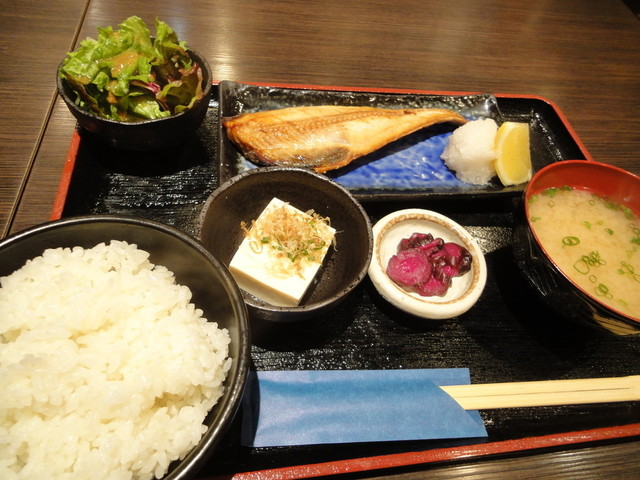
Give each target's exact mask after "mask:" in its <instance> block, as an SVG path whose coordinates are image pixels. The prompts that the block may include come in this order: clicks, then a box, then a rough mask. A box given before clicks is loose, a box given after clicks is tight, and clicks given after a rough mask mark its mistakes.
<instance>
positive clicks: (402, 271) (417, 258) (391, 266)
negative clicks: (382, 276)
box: [387, 248, 433, 287]
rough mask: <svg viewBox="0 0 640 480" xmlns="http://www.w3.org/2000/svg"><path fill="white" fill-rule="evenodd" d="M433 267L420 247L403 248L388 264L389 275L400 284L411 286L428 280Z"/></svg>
mask: <svg viewBox="0 0 640 480" xmlns="http://www.w3.org/2000/svg"><path fill="white" fill-rule="evenodd" d="M432 269H433V267H432V265H431V263H430V262H429V261H428V259H427V258H426V257H425V255H424V254H423V253H422V252H421V251H420V250H418V249H415V248H412V249H409V250H401V251H400V252H398V253H397V254H396V255H394V256H393V257H391V259H390V260H389V263H388V264H387V275H389V276H390V277H391V279H392V280H393V281H394V282H396V283H397V284H399V285H402V286H405V287H410V286H411V285H416V284H417V283H422V282H426V281H427V280H428V279H429V277H430V276H431V270H432Z"/></svg>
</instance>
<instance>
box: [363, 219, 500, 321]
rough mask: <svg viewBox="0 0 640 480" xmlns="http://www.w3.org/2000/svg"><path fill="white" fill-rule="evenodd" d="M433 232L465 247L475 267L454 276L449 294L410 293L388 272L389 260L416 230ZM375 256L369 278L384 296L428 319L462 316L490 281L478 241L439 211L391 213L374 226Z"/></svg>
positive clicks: (406, 310)
mask: <svg viewBox="0 0 640 480" xmlns="http://www.w3.org/2000/svg"><path fill="white" fill-rule="evenodd" d="M416 232H419V233H431V234H432V235H433V236H434V238H435V237H440V238H442V239H443V240H444V241H445V242H455V243H457V244H459V245H462V246H464V247H465V248H466V249H467V250H468V251H469V253H470V254H471V256H472V259H473V260H472V262H471V270H470V271H469V272H467V273H465V274H464V275H462V276H459V277H454V278H453V280H452V284H451V287H450V288H449V290H448V291H447V293H446V294H445V295H444V296H442V297H440V296H431V297H425V296H421V295H419V294H418V293H413V292H407V291H406V290H404V289H403V288H402V287H400V286H399V285H397V284H396V283H395V282H394V281H393V280H391V278H389V276H388V275H387V273H386V269H387V264H388V263H389V259H390V258H391V257H392V256H393V255H395V254H396V252H397V248H398V243H399V242H400V240H402V239H403V238H408V237H410V236H411V234H413V233H416ZM373 237H374V244H373V258H372V260H371V264H370V265H369V270H368V273H369V277H370V278H371V281H372V282H373V285H374V286H375V287H376V289H377V290H378V292H379V293H380V295H381V296H382V297H383V298H384V299H385V300H387V301H388V302H389V303H391V304H392V305H394V306H395V307H397V308H399V309H401V310H403V311H405V312H407V313H410V314H412V315H415V316H418V317H421V318H427V319H434V320H440V319H448V318H453V317H457V316H458V315H462V314H463V313H465V312H466V311H467V310H469V309H470V308H471V307H472V306H473V305H474V304H475V303H476V302H477V301H478V299H479V298H480V295H481V294H482V291H483V290H484V287H485V284H486V282H487V264H486V261H485V258H484V255H483V253H482V250H481V248H480V246H479V245H478V242H477V241H476V240H475V239H474V238H473V236H472V235H471V234H470V233H469V232H468V231H467V230H465V229H464V228H463V227H462V226H460V225H459V224H458V223H456V222H454V221H453V220H451V219H450V218H447V217H445V216H444V215H441V214H439V213H437V212H433V211H430V210H422V209H406V210H399V211H397V212H393V213H390V214H389V215H387V216H385V217H384V218H382V219H380V220H379V221H378V222H377V223H376V224H375V225H374V227H373Z"/></svg>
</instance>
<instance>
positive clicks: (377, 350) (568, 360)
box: [53, 86, 640, 479]
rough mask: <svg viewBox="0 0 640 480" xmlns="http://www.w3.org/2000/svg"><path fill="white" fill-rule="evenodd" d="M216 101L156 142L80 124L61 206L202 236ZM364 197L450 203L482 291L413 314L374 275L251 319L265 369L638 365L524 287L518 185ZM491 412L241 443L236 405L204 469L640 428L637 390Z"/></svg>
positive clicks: (365, 460) (536, 105) (346, 461)
mask: <svg viewBox="0 0 640 480" xmlns="http://www.w3.org/2000/svg"><path fill="white" fill-rule="evenodd" d="M338 90H339V91H344V89H336V91H338ZM361 91H368V90H366V89H363V90H361ZM384 93H385V95H393V94H394V91H392V90H389V91H385V92H384ZM398 93H399V94H400V93H402V94H406V93H412V94H423V93H424V94H426V92H398ZM496 99H497V103H498V106H499V108H500V111H501V114H502V116H503V118H504V119H507V120H508V119H514V120H518V119H522V118H535V119H536V122H538V123H537V124H538V125H539V130H538V132H537V134H536V135H538V136H539V138H541V139H542V140H541V141H543V143H544V142H547V143H548V144H551V145H553V146H554V149H553V151H554V158H552V159H550V160H549V161H563V160H567V159H576V158H581V159H587V160H590V158H589V155H588V153H587V152H586V150H585V149H584V147H583V146H582V145H581V143H580V141H579V140H578V139H577V137H576V136H575V134H574V133H573V130H572V129H571V127H570V125H569V124H568V122H566V119H564V117H563V116H562V114H561V113H560V112H559V110H558V109H557V108H556V107H555V106H553V104H551V103H549V102H547V101H545V100H543V99H540V98H528V97H523V96H508V95H498V96H496ZM218 114H219V102H218V88H217V86H216V87H215V88H214V92H213V96H212V99H211V104H210V108H209V112H208V114H207V117H206V119H205V121H204V123H203V125H202V126H201V127H200V129H199V130H198V132H197V133H196V134H195V135H194V136H193V137H192V138H189V139H188V140H187V141H186V142H185V143H184V144H183V145H181V146H178V147H175V148H173V149H170V150H166V151H162V152H156V153H144V154H141V153H137V152H136V153H132V152H125V151H120V150H116V149H113V148H110V147H107V146H105V145H103V144H102V143H100V142H99V141H98V140H96V139H94V138H92V137H91V135H90V134H88V133H86V132H84V131H77V132H75V134H74V137H73V141H72V145H71V149H70V153H69V158H68V160H67V164H66V167H65V171H64V174H63V176H62V181H61V184H60V189H59V195H58V198H57V201H56V204H55V206H54V213H53V217H54V218H57V217H61V216H64V217H66V216H72V215H84V214H101V213H112V214H126V215H133V216H140V217H146V218H151V219H154V220H157V221H161V222H164V223H167V224H170V225H173V226H176V227H178V228H180V229H182V230H184V231H185V232H187V233H189V234H192V235H195V232H196V231H197V224H196V222H197V220H198V215H199V213H200V209H201V208H202V205H203V203H204V201H205V200H206V198H207V197H208V196H209V194H210V193H211V192H212V191H213V190H214V189H215V188H216V187H217V185H218V182H219V176H218V174H219V154H218V148H219V138H218V135H219V118H218ZM387 193H388V192H387ZM392 193H393V192H392ZM361 200H362V201H363V205H364V206H365V209H366V210H367V212H368V213H369V214H370V216H371V219H372V221H373V222H375V221H376V220H377V219H379V218H380V217H381V216H383V215H385V214H386V213H389V212H391V211H393V210H398V209H402V208H409V207H419V208H427V209H430V210H435V211H438V212H440V213H443V214H445V215H447V216H449V217H451V218H452V219H454V220H455V221H457V222H458V223H460V224H462V225H463V226H465V227H467V228H468V229H469V230H470V231H471V232H472V233H474V235H475V236H476V237H477V238H478V240H479V242H480V244H481V246H482V248H483V250H484V252H485V254H486V260H487V264H488V268H489V274H488V281H487V286H486V289H485V291H484V293H483V295H482V297H481V298H480V300H479V302H478V303H477V304H476V306H475V307H474V308H472V309H471V310H470V311H469V312H467V313H466V314H464V315H462V316H460V317H458V318H455V319H452V320H447V321H435V322H428V321H424V320H417V319H415V318H413V317H411V316H408V315H405V314H403V313H402V312H400V311H399V310H397V309H395V308H394V307H392V306H390V305H389V304H387V303H386V302H385V301H384V300H383V299H382V298H381V297H380V296H379V295H378V293H377V292H376V290H375V288H374V287H373V285H372V284H371V283H370V281H369V280H368V279H366V280H365V281H364V282H363V283H362V284H361V285H360V286H359V287H358V288H357V289H356V290H355V291H354V292H353V294H352V295H351V296H350V297H349V299H348V300H347V301H346V302H345V303H343V304H342V305H341V306H340V307H338V310H336V311H335V312H333V314H332V315H331V317H330V318H317V319H312V320H310V321H307V322H305V323H300V324H286V325H282V324H278V325H268V324H260V323H257V322H256V321H254V322H253V324H252V328H253V343H254V345H253V347H252V361H253V367H254V368H255V369H258V370H275V369H283V370H287V369H288V370H294V369H401V368H457V367H467V368H469V369H470V372H471V378H472V382H473V383H491V382H509V381H532V380H551V379H572V378H593V377H613V376H624V375H632V374H636V373H638V372H639V371H640V338H638V337H637V336H626V337H624V336H615V335H613V334H610V333H608V332H601V331H596V330H590V329H587V328H586V327H582V326H577V325H573V324H570V323H567V322H566V321H565V320H563V319H562V318H559V317H558V316H557V315H556V314H555V313H554V312H552V311H551V310H549V309H548V308H547V307H546V306H545V304H544V303H543V302H542V301H541V300H540V299H539V297H538V295H537V293H536V292H535V291H533V290H531V289H530V288H529V287H528V284H527V283H526V281H525V280H524V278H523V277H522V273H521V272H520V271H519V270H518V269H517V268H516V265H515V262H514V260H513V257H512V248H511V242H512V228H513V225H514V221H515V217H516V215H515V212H516V209H517V208H518V202H519V201H520V196H519V195H517V194H514V195H497V196H496V195H489V196H471V197H468V198H467V197H465V196H464V195H453V196H449V195H435V196H433V195H425V196H420V195H414V194H412V195H410V196H406V195H393V194H391V195H387V196H386V197H385V199H384V201H380V199H377V200H378V201H376V199H375V198H370V197H369V196H368V195H367V196H365V197H363V198H362V199H361ZM481 415H482V417H483V420H484V422H485V425H486V428H487V431H488V433H489V437H488V438H486V439H481V440H478V439H467V440H452V441H441V440H438V441H411V442H392V443H373V444H372V443H367V444H353V445H340V446H332V445H326V446H305V447H281V448H257V449H252V448H246V447H242V446H241V445H240V442H239V438H240V434H239V420H240V415H238V417H237V419H236V422H235V423H234V426H233V427H232V429H231V430H230V431H229V433H228V435H227V440H226V441H225V442H223V444H222V445H223V446H222V447H221V448H220V450H219V451H217V452H216V453H215V455H214V457H213V458H212V460H211V461H210V462H209V463H208V464H207V465H205V467H204V468H203V471H202V472H201V475H202V477H210V476H216V475H225V476H226V477H227V478H228V474H232V473H233V474H236V475H235V477H236V478H243V477H246V478H249V477H250V475H248V474H246V475H245V474H242V473H238V472H254V471H263V472H262V473H261V478H280V479H281V478H302V477H307V476H318V475H324V474H327V475H328V474H333V473H340V472H354V471H358V470H367V469H374V468H388V467H397V466H404V467H406V468H410V467H407V466H411V465H414V464H418V463H425V462H434V461H442V460H447V461H456V460H461V459H463V458H470V457H474V456H482V455H489V454H496V453H498V454H500V453H508V452H514V451H523V450H529V449H533V448H553V447H557V446H558V445H567V444H573V443H582V442H592V441H621V439H623V438H628V437H633V436H640V402H624V403H615V404H614V403H611V404H606V403H605V404H598V405H580V406H560V407H536V408H516V409H501V410H487V411H482V412H481Z"/></svg>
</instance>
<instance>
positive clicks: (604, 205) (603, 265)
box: [528, 187, 640, 318]
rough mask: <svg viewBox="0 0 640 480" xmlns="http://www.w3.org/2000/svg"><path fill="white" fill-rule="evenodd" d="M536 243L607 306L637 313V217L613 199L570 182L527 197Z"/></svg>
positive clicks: (639, 267) (639, 253)
mask: <svg viewBox="0 0 640 480" xmlns="http://www.w3.org/2000/svg"><path fill="white" fill-rule="evenodd" d="M528 210H529V220H530V224H531V226H532V228H533V230H534V232H535V234H536V236H537V237H538V240H539V242H540V244H541V245H542V246H543V247H544V249H545V250H546V252H547V254H548V255H549V256H550V257H551V259H552V260H553V261H554V262H555V264H556V265H557V266H558V268H560V270H562V271H563V272H564V274H565V275H566V276H567V277H569V278H570V279H571V280H572V281H573V282H574V283H576V284H577V285H578V286H580V287H581V288H582V289H583V290H584V291H585V292H587V293H588V294H590V295H591V296H592V297H594V298H595V299H597V300H598V301H600V302H601V303H604V304H605V305H607V306H609V307H611V308H613V309H615V310H618V311H620V312H622V313H624V314H626V315H629V316H631V317H634V318H640V222H639V221H638V217H637V216H636V215H634V213H633V212H632V211H631V210H630V209H628V208H626V207H624V206H622V205H620V204H618V203H615V202H611V201H610V200H608V199H606V198H604V197H602V196H599V195H596V194H594V193H592V192H589V191H585V190H578V189H575V188H571V187H562V188H549V189H547V190H544V191H543V192H541V193H540V194H538V195H534V196H532V197H530V199H529V203H528Z"/></svg>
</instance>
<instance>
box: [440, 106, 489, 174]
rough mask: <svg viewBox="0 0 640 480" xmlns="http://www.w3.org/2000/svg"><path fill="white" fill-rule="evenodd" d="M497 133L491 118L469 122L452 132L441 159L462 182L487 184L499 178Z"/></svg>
mask: <svg viewBox="0 0 640 480" xmlns="http://www.w3.org/2000/svg"><path fill="white" fill-rule="evenodd" d="M497 132H498V124H497V123H496V122H495V121H494V120H493V119H491V118H486V119H481V120H473V121H471V122H467V123H465V124H464V125H462V126H460V127H458V128H456V129H455V130H454V131H453V133H452V134H451V136H450V137H449V143H448V144H447V146H446V147H445V148H444V151H443V152H442V156H441V158H442V160H444V163H445V165H446V166H447V167H449V168H450V169H451V170H453V171H454V172H455V174H456V177H458V178H459V179H460V180H462V181H463V182H466V183H471V184H475V185H484V184H486V183H488V182H489V180H491V179H492V178H493V177H494V176H495V175H496V169H495V166H494V164H495V160H496V151H495V148H494V143H495V139H496V134H497Z"/></svg>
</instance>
